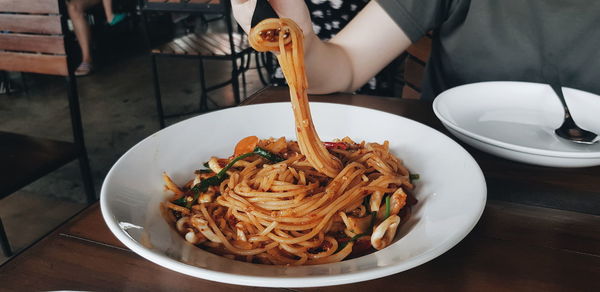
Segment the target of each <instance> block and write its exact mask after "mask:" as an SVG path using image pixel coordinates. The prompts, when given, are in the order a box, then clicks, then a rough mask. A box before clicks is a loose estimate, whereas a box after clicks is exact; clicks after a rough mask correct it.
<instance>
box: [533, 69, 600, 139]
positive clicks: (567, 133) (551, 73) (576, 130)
mask: <svg viewBox="0 0 600 292" xmlns="http://www.w3.org/2000/svg"><path fill="white" fill-rule="evenodd" d="M542 74H543V76H544V79H545V80H546V82H547V83H548V84H549V85H550V87H552V90H554V93H556V95H557V96H558V99H560V102H561V103H562V106H563V109H564V111H565V118H564V121H563V123H562V125H561V126H560V127H559V128H558V129H556V130H554V133H556V135H558V136H559V137H561V138H563V139H567V140H569V141H571V142H575V143H580V144H594V143H596V142H598V141H600V137H598V135H597V134H595V133H593V132H590V131H588V130H584V129H582V128H580V127H579V126H577V124H576V123H575V121H574V120H573V118H572V117H571V112H570V111H569V107H568V106H567V102H566V101H565V96H564V95H563V92H562V86H561V82H560V77H559V74H558V70H557V69H556V68H555V67H554V66H552V65H548V64H546V65H544V67H543V68H542Z"/></svg>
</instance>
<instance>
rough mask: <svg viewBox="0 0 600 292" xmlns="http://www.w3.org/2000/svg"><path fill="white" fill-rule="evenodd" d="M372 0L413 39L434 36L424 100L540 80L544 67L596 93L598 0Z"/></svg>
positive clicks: (599, 81)
mask: <svg viewBox="0 0 600 292" xmlns="http://www.w3.org/2000/svg"><path fill="white" fill-rule="evenodd" d="M377 1H378V3H379V4H380V5H381V6H382V7H383V8H384V9H385V11H386V12H387V13H388V14H389V15H390V16H391V17H392V18H393V19H394V21H395V22H396V23H397V24H398V25H399V26H400V27H401V28H402V30H403V31H404V32H405V33H406V34H407V35H408V37H409V38H410V39H411V40H412V41H413V42H414V41H416V40H418V39H419V38H421V37H422V36H423V35H424V34H425V33H426V32H427V31H433V47H432V54H431V58H430V60H429V62H428V64H427V70H426V78H425V84H424V85H423V98H425V99H433V98H434V97H435V96H436V95H437V94H439V93H440V92H442V91H444V90H446V89H448V88H451V87H454V86H458V85H461V84H467V83H473V82H480V81H497V80H503V81H530V82H544V81H543V78H542V74H541V67H542V64H543V62H553V63H555V64H554V65H555V66H556V67H558V68H559V70H560V72H561V73H560V77H561V79H562V82H563V85H564V86H567V87H573V88H577V89H581V90H585V91H589V92H592V93H595V94H600V1H599V0H377ZM545 56H549V57H545ZM545 58H546V59H549V60H547V61H544V59H545Z"/></svg>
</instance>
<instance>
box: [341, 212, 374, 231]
mask: <svg viewBox="0 0 600 292" xmlns="http://www.w3.org/2000/svg"><path fill="white" fill-rule="evenodd" d="M339 215H340V217H342V220H343V221H344V224H346V228H348V230H350V231H352V232H353V233H355V234H360V233H365V232H367V231H369V227H371V215H370V214H369V215H367V216H365V217H352V216H348V215H346V213H344V212H340V213H339Z"/></svg>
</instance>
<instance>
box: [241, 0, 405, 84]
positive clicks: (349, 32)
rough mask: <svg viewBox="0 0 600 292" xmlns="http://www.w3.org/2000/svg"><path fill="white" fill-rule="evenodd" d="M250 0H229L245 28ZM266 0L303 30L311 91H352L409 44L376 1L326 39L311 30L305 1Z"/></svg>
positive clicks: (251, 8)
mask: <svg viewBox="0 0 600 292" xmlns="http://www.w3.org/2000/svg"><path fill="white" fill-rule="evenodd" d="M252 2H254V1H252V0H249V1H244V0H235V1H232V3H234V15H235V18H236V20H238V22H239V23H240V24H241V25H242V27H244V29H246V30H247V28H248V26H249V22H250V21H249V18H248V17H246V16H244V15H243V14H244V13H243V12H245V11H248V10H249V11H250V13H249V14H250V15H251V13H252V11H253V9H254V3H252ZM269 2H270V3H271V5H272V6H273V9H274V10H275V11H276V12H277V14H278V15H279V16H280V17H287V18H291V19H293V20H294V21H296V22H297V23H298V24H299V25H300V27H301V28H302V29H303V31H304V35H305V63H306V64H305V65H306V74H307V76H308V85H309V92H311V93H317V94H324V93H331V92H337V91H354V90H356V89H358V88H359V87H360V86H362V85H363V84H365V83H366V82H367V81H368V80H369V79H370V78H372V77H373V76H374V75H375V74H377V72H379V71H380V70H381V69H383V68H384V67H385V66H386V65H387V64H388V63H390V62H391V61H392V60H393V59H394V58H396V57H397V56H398V55H400V53H402V52H403V51H404V50H405V49H406V48H407V47H408V46H409V45H410V44H411V41H410V39H409V38H408V37H407V36H406V34H405V33H404V32H403V31H402V29H401V28H400V27H399V26H398V25H397V24H396V23H395V22H394V21H393V20H392V18H391V17H390V16H389V15H388V14H387V13H386V12H385V11H384V10H383V8H381V6H379V4H378V3H377V2H376V1H371V2H370V3H369V4H367V6H365V7H364V8H363V10H362V11H361V12H360V13H359V14H358V15H356V17H355V18H354V19H353V20H352V21H351V22H350V23H349V24H348V25H346V27H344V28H343V29H342V31H340V32H339V33H338V34H337V35H336V36H335V37H334V38H333V39H331V40H330V41H327V42H324V41H321V40H319V38H318V37H317V36H316V35H315V33H314V32H313V30H312V24H311V23H310V15H309V14H308V9H307V8H306V5H305V4H304V1H302V0H279V1H276V0H271V1H269ZM243 5H245V7H243ZM236 6H237V7H236ZM236 10H237V11H236ZM240 10H242V11H240ZM246 18H248V19H247V20H246Z"/></svg>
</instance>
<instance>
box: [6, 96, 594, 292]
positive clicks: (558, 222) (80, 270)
mask: <svg viewBox="0 0 600 292" xmlns="http://www.w3.org/2000/svg"><path fill="white" fill-rule="evenodd" d="M285 92H286V91H285V88H278V89H267V90H264V91H261V92H259V93H258V94H257V95H255V96H254V97H252V98H251V99H250V100H247V101H246V102H245V104H250V103H255V102H264V101H281V100H283V99H285ZM314 100H329V101H332V102H338V103H347V104H355V105H363V106H368V107H372V108H379V109H382V110H386V111H393V112H395V113H400V114H404V115H406V116H410V117H412V118H415V119H417V120H419V121H422V122H425V123H430V124H431V125H434V126H436V125H437V126H439V124H437V122H436V121H435V120H432V119H431V116H430V115H429V114H427V112H428V111H429V109H428V107H429V106H430V105H428V104H425V103H422V102H419V101H414V100H409V101H407V100H399V99H385V98H375V97H367V96H358V95H349V94H338V95H335V96H322V97H316V98H314ZM471 150H472V149H469V151H471ZM475 157H476V158H477V159H478V161H479V162H481V160H486V159H491V160H494V159H496V160H500V159H499V158H492V157H486V156H481V157H482V158H481V157H479V155H475ZM515 169H517V170H518V171H516V172H515V171H514V170H515ZM534 169H536V170H538V171H539V174H537V175H535V176H536V178H526V177H525V178H523V177H520V173H521V172H526V171H527V170H531V168H530V167H529V166H527V167H525V166H523V165H520V164H516V163H512V162H500V163H493V162H488V164H487V165H486V166H484V168H483V170H484V173H485V174H486V177H494V178H498V179H503V180H506V181H507V182H508V183H509V184H510V183H511V182H513V181H524V182H526V184H525V187H527V188H530V190H534V189H535V188H537V187H540V186H551V187H552V188H554V189H555V191H554V192H555V193H556V194H559V195H560V194H562V193H563V191H561V190H566V191H564V193H565V194H568V193H569V190H573V189H576V190H577V191H586V192H588V193H589V195H590V196H596V197H597V196H600V188H598V185H597V184H599V183H600V182H595V184H594V183H592V182H585V181H584V180H585V179H586V178H587V176H586V174H587V175H590V176H591V175H594V174H596V175H597V174H598V171H599V169H598V168H590V169H583V170H580V171H573V173H571V174H570V177H571V178H572V179H571V180H567V181H564V182H561V183H560V184H557V183H555V182H552V180H553V179H554V178H555V175H558V173H559V172H558V171H555V170H548V169H545V168H534ZM512 173H516V175H514V176H513V175H511V174H512ZM580 175H581V176H582V177H583V178H581V180H580V178H579V177H580ZM530 176H532V175H530ZM579 183H584V184H586V183H587V185H584V186H577V184H579ZM492 188H493V186H492ZM556 189H558V191H557V190H556ZM492 190H493V189H492ZM509 190H510V189H509ZM565 196H566V195H563V198H564V197H565ZM579 198H580V197H576V196H575V197H572V198H571V199H572V200H576V199H579ZM599 231H600V216H597V215H594V214H590V213H585V212H573V211H568V210H560V209H557V208H545V207H540V206H536V205H535V204H523V203H518V202H514V201H511V200H499V199H491V200H488V202H487V205H486V209H485V211H484V213H483V215H482V218H481V220H480V221H479V223H478V224H477V225H476V226H475V228H474V229H473V231H472V232H471V233H470V234H469V235H468V236H467V237H466V238H465V239H464V240H462V241H461V242H460V243H458V244H457V245H456V246H455V247H454V248H452V249H451V250H449V251H448V252H446V253H445V254H443V255H441V256H439V257H437V258H435V259H433V260H431V261H429V262H427V263H425V264H423V265H421V266H418V267H415V268H413V269H410V270H408V271H405V272H402V273H398V274H395V275H391V276H388V277H384V278H380V279H375V280H371V281H365V282H359V283H354V284H349V285H340V286H332V287H317V288H301V289H296V288H293V289H289V288H286V289H268V288H256V287H243V286H236V285H232V284H235V283H228V284H222V283H216V282H211V281H206V280H202V279H196V278H192V277H189V276H186V275H183V274H180V273H177V272H173V271H170V270H167V269H165V268H162V267H160V266H158V265H156V264H154V263H152V262H150V261H147V260H145V259H143V258H141V257H140V256H138V255H136V254H135V253H133V252H132V251H130V250H128V249H127V248H125V247H124V246H123V245H122V244H121V243H120V242H119V241H118V240H117V239H116V238H115V237H114V236H113V235H112V234H111V233H110V231H109V230H108V228H107V227H106V225H105V224H104V221H103V220H102V217H101V213H100V208H99V206H98V205H97V204H96V205H94V206H92V207H90V208H88V209H87V210H86V211H85V212H83V213H82V214H80V215H79V216H78V217H76V218H74V219H73V220H71V221H69V222H67V223H66V224H65V225H63V226H62V227H61V228H60V229H59V230H57V231H56V232H54V233H52V234H51V235H50V236H48V237H46V238H44V239H43V240H42V241H40V242H38V243H37V244H36V245H34V246H33V247H31V248H29V249H28V250H26V251H25V252H23V253H22V254H20V255H18V256H17V257H15V258H13V259H11V260H10V261H8V262H7V263H5V264H4V265H2V266H1V267H0V283H2V284H1V285H2V290H7V291H30V290H94V291H124V290H127V291H174V290H176V291H270V290H281V291H340V292H342V291H343V292H348V291H600V281H598V280H597V279H599V278H600V244H599V243H600V232H599Z"/></svg>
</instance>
